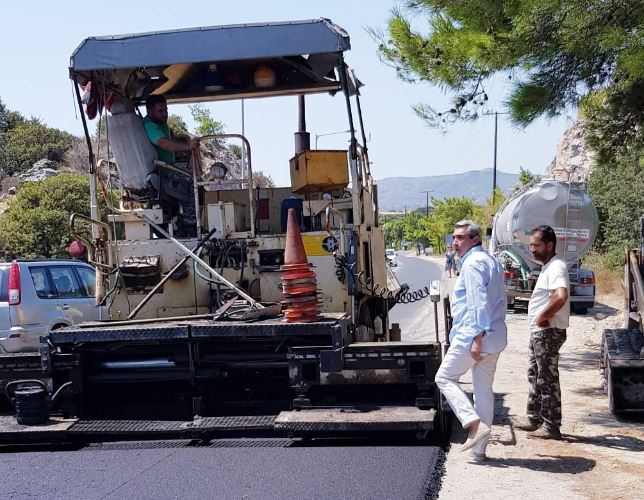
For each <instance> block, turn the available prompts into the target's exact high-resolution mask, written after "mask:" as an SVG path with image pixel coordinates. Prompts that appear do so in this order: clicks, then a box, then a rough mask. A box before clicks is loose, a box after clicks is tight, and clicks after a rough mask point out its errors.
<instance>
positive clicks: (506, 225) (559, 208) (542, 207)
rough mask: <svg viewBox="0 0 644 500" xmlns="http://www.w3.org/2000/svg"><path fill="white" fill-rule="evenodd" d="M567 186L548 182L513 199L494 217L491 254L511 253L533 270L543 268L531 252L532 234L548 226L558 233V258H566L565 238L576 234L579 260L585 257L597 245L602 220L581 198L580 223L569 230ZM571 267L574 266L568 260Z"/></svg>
mask: <svg viewBox="0 0 644 500" xmlns="http://www.w3.org/2000/svg"><path fill="white" fill-rule="evenodd" d="M568 193H569V189H568V183H567V182H563V181H556V180H552V179H547V180H543V181H541V182H539V183H538V184H535V185H534V186H533V187H532V188H529V189H528V190H526V191H524V192H519V193H517V194H515V195H514V196H510V197H509V198H508V199H507V200H506V202H505V203H504V204H503V205H502V206H501V208H500V210H499V212H498V213H497V215H496V216H495V217H494V225H493V232H492V241H491V246H490V248H491V250H492V252H493V253H497V252H500V251H502V250H510V251H512V252H513V253H515V254H516V255H518V256H519V257H520V258H521V259H523V261H524V262H525V264H526V265H527V266H528V267H529V268H530V270H533V269H535V268H537V267H539V266H540V264H538V263H537V262H535V261H534V259H533V257H532V253H531V252H530V250H529V249H528V245H529V243H530V234H531V233H532V229H534V228H535V227H537V226H539V225H542V224H547V225H549V226H551V227H552V228H553V229H554V230H555V232H556V233H557V254H559V255H560V256H561V257H562V258H563V256H564V246H565V243H566V241H565V239H566V236H569V237H570V236H574V234H575V231H577V236H578V241H579V251H578V253H577V256H578V258H579V259H581V258H582V257H584V256H585V255H586V254H587V253H588V251H589V250H590V248H591V247H592V245H593V242H594V241H595V237H596V236H597V229H598V227H599V219H598V217H597V209H596V208H595V205H594V204H593V201H592V199H591V198H590V196H588V194H587V193H585V192H584V193H583V194H582V200H581V210H582V212H581V220H580V221H573V222H570V223H569V227H568V228H566V211H567V206H568ZM567 260H568V261H569V262H567V263H568V265H570V264H574V263H575V262H572V261H571V260H576V258H574V259H573V258H571V257H570V256H568V258H567Z"/></svg>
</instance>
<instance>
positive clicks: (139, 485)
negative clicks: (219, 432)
mask: <svg viewBox="0 0 644 500" xmlns="http://www.w3.org/2000/svg"><path fill="white" fill-rule="evenodd" d="M441 464H442V456H441V452H440V451H439V450H438V448H434V447H429V446H372V445H369V444H367V443H365V445H363V446H358V445H356V444H353V445H346V446H342V445H336V444H334V443H333V441H330V442H329V443H328V444H327V443H322V445H320V444H319V443H318V445H313V446H310V445H309V446H302V445H301V443H299V442H298V441H293V440H288V439H236V440H218V441H214V442H213V443H212V444H210V445H208V446H197V445H196V444H195V443H194V442H189V441H149V442H117V443H102V444H94V445H88V446H85V447H83V448H80V449H74V450H43V449H40V450H38V449H34V450H26V449H22V450H21V451H16V450H4V451H2V449H1V448H0V467H1V468H2V481H0V498H3V499H34V498H47V499H66V500H67V499H77V498H78V499H129V498H136V499H155V500H158V499H166V498H173V499H174V498H176V499H202V498H203V499H261V500H269V499H281V500H284V499H289V498H297V499H300V498H307V499H318V498H319V499H345V498H347V499H348V498H350V499H352V500H353V499H392V498H396V499H408V498H409V499H418V498H435V494H436V492H437V490H438V485H439V481H440V474H441Z"/></svg>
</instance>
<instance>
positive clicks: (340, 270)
mask: <svg viewBox="0 0 644 500" xmlns="http://www.w3.org/2000/svg"><path fill="white" fill-rule="evenodd" d="M356 265H357V263H353V264H349V263H348V261H347V258H346V256H344V255H338V254H336V255H335V276H336V277H337V278H338V281H339V282H340V283H344V282H345V280H346V279H347V273H349V274H351V275H352V276H353V277H354V278H355V279H356V280H357V281H358V282H359V283H360V284H361V285H362V286H364V287H365V288H366V289H367V290H368V291H369V292H370V293H371V294H372V295H374V296H376V297H380V298H383V299H387V300H389V301H393V302H396V303H397V304H412V303H414V302H418V301H419V300H423V299H426V298H427V297H429V287H428V286H424V287H423V288H419V289H418V290H412V291H410V290H409V285H407V284H406V283H403V284H402V285H401V286H400V290H398V291H397V292H392V291H391V290H389V289H388V288H386V287H384V286H381V285H379V284H378V283H375V282H374V281H373V280H372V279H371V278H364V277H363V276H362V274H363V273H356V272H354V268H355V267H356Z"/></svg>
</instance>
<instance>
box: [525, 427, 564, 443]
mask: <svg viewBox="0 0 644 500" xmlns="http://www.w3.org/2000/svg"><path fill="white" fill-rule="evenodd" d="M527 437H528V438H530V439H553V440H555V441H561V432H559V429H558V428H557V427H552V428H549V427H546V426H545V425H544V426H542V427H540V428H539V429H537V430H536V431H533V432H528V435H527Z"/></svg>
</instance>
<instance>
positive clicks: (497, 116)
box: [483, 111, 510, 206]
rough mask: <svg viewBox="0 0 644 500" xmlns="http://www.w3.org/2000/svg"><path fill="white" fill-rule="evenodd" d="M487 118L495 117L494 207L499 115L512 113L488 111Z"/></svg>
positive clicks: (494, 199) (494, 200)
mask: <svg viewBox="0 0 644 500" xmlns="http://www.w3.org/2000/svg"><path fill="white" fill-rule="evenodd" d="M483 114H484V115H486V116H490V115H494V160H493V162H492V206H494V203H495V202H496V157H497V142H498V136H499V115H509V114H510V113H499V112H498V111H486V112H485V113H483Z"/></svg>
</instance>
